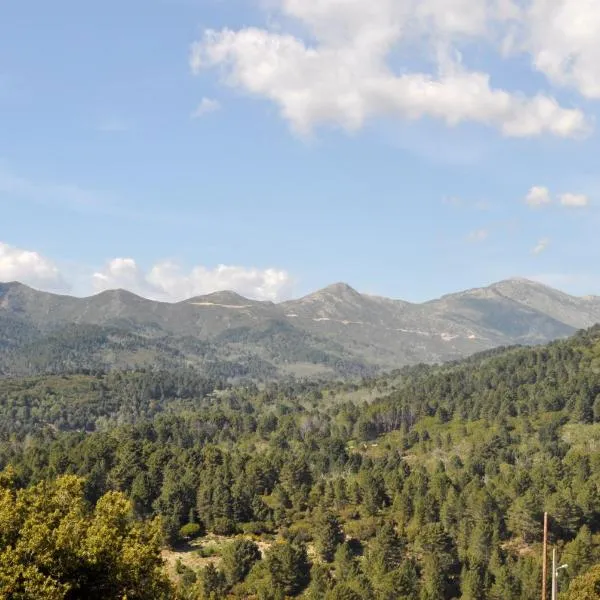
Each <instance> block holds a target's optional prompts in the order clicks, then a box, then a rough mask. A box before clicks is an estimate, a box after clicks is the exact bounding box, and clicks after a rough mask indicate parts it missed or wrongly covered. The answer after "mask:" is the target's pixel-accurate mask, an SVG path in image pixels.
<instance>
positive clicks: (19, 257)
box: [0, 242, 69, 292]
mask: <svg viewBox="0 0 600 600" xmlns="http://www.w3.org/2000/svg"><path fill="white" fill-rule="evenodd" d="M0 281H5V282H6V281H20V282H21V283H26V284H27V285H30V286H32V287H35V288H39V289H45V290H51V291H55V292H63V291H67V290H68V289H69V285H68V284H67V282H66V281H65V279H64V278H63V275H62V274H61V272H60V269H59V268H58V266H57V265H56V264H54V263H53V262H52V261H51V260H50V259H48V258H45V257H43V256H42V255H41V254H38V253H37V252H32V251H31V250H22V249H21V248H15V247H14V246H10V245H8V244H4V243H3V242H0Z"/></svg>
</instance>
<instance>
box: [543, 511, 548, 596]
mask: <svg viewBox="0 0 600 600" xmlns="http://www.w3.org/2000/svg"><path fill="white" fill-rule="evenodd" d="M543 553H544V554H543V556H542V600H548V595H547V593H546V586H547V584H548V513H547V512H545V513H544V549H543Z"/></svg>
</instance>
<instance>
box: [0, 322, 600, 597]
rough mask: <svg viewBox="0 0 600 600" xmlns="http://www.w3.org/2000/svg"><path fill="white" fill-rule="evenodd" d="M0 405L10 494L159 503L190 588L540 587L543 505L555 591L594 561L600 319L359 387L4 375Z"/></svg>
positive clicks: (393, 591) (598, 528)
mask: <svg viewBox="0 0 600 600" xmlns="http://www.w3.org/2000/svg"><path fill="white" fill-rule="evenodd" d="M367 399H368V400H369V401H368V402H367ZM0 410H1V414H0V423H2V428H1V429H0V469H2V468H3V467H5V466H6V465H11V469H12V470H11V471H10V472H9V475H6V474H4V475H2V474H1V473H0V492H1V491H2V486H5V487H6V485H7V484H6V481H7V480H8V481H12V482H13V483H12V484H11V485H13V486H23V485H25V486H28V485H30V484H35V483H36V482H39V481H40V480H46V479H52V480H54V479H55V478H56V477H59V479H58V480H57V483H53V484H51V485H50V486H49V487H48V488H43V487H39V486H38V488H33V492H32V493H33V494H34V495H35V494H37V495H39V494H43V493H48V494H55V491H54V490H55V489H56V488H55V487H54V486H58V489H59V490H60V489H63V488H64V487H65V486H66V485H69V486H70V488H69V489H71V490H75V491H74V492H72V493H73V494H75V495H77V494H84V495H85V499H86V500H87V501H88V502H90V503H91V505H92V506H94V504H95V503H96V502H99V503H107V502H113V501H116V498H117V497H116V496H110V499H109V500H105V499H104V498H106V494H107V493H109V494H110V493H112V492H111V490H116V491H118V492H120V493H121V494H124V495H125V496H126V497H128V498H129V499H130V500H131V502H132V505H131V506H132V508H131V510H132V511H133V512H132V515H133V516H132V517H131V518H134V516H135V517H137V518H142V519H144V520H145V521H149V519H151V518H152V517H154V516H156V515H160V516H161V517H162V527H163V532H164V534H165V536H166V540H167V541H168V542H169V543H170V544H171V549H170V550H168V551H167V550H165V551H164V552H163V554H164V556H166V557H168V558H169V561H170V562H169V564H170V565H171V566H170V570H169V573H170V576H171V578H172V581H173V585H175V586H176V587H177V588H178V590H179V591H178V594H179V596H178V597H183V598H190V599H194V600H196V599H198V600H201V599H204V598H226V597H227V598H240V599H241V598H257V599H263V598H264V599H265V600H277V599H279V598H282V597H284V596H289V597H302V598H307V599H311V600H317V599H319V598H326V599H328V600H335V599H336V598H351V599H355V598H358V599H363V598H364V599H367V600H391V599H392V598H398V599H403V600H421V599H423V598H431V599H434V598H435V599H443V600H452V599H458V598H460V599H461V600H465V599H468V600H477V599H486V600H487V599H489V600H537V598H539V589H540V540H541V516H542V513H543V511H544V510H546V511H548V512H549V514H550V518H551V543H552V544H553V545H555V546H556V547H557V549H558V552H559V558H560V560H561V564H562V563H568V564H569V568H568V569H567V570H566V571H564V572H563V573H561V579H560V586H561V590H563V591H565V590H566V589H567V588H568V586H569V584H570V582H571V581H574V582H575V583H574V590H576V589H579V588H578V587H577V586H580V585H581V584H582V581H583V580H582V579H577V578H578V576H579V575H581V574H584V573H586V572H587V570H588V569H590V567H592V566H593V565H594V564H596V563H599V562H600V509H599V507H600V501H599V499H600V450H599V448H600V327H595V328H592V329H590V330H587V331H583V332H580V333H578V334H577V335H576V336H574V337H572V338H570V339H568V340H563V341H557V342H554V343H552V344H549V345H545V346H539V347H535V348H513V349H507V350H494V351H489V352H485V353H483V354H480V355H477V356H473V357H471V358H469V359H467V360H464V361H460V362H456V363H453V364H446V365H440V366H417V367H407V368H403V369H400V370H398V371H396V372H394V373H391V374H389V375H387V376H385V377H383V378H375V379H366V380H364V381H363V382H362V383H360V384H355V383H348V382H346V383H344V382H338V383H332V382H324V383H321V384H319V383H316V382H309V381H304V382H301V381H291V380H290V381H288V382H286V383H271V384H268V385H267V386H264V387H262V388H258V387H256V386H255V385H250V386H245V387H231V386H227V387H223V386H222V385H220V384H216V383H215V382H211V381H210V380H207V379H205V378H203V377H200V376H198V375H197V374H194V373H193V372H192V371H189V370H187V371H180V372H172V373H169V372H149V371H146V372H138V373H110V374H96V375H81V374H80V375H70V376H51V377H36V378H27V379H5V380H3V381H1V382H0ZM83 429H85V430H86V432H84V431H83ZM64 473H69V474H74V475H78V476H81V477H83V478H85V484H82V485H83V488H82V489H83V491H82V492H77V491H76V490H77V489H78V488H77V486H75V485H74V484H73V482H72V481H71V480H64V479H60V476H61V475H62V474H64ZM70 481H71V483H69V482H70ZM45 490H46V491H45ZM62 494H63V495H62V497H64V495H65V494H64V492H62ZM11 497H12V496H10V495H9V496H8V499H9V501H10V498H11ZM77 498H79V496H77ZM99 499H101V500H100V501H99ZM74 501H75V502H83V498H81V499H76V500H74ZM119 502H122V501H121V500H119ZM3 506H5V509H6V510H11V509H10V504H9V505H6V502H5V505H3ZM6 506H8V508H6ZM20 506H21V508H20V509H19V510H23V511H26V510H29V509H28V508H27V506H29V505H24V504H21V505H20ZM40 506H42V505H40ZM121 507H122V508H121V509H120V510H125V507H124V506H123V505H122V504H121ZM1 510H2V508H1V506H0V512H1ZM39 510H40V511H41V512H42V513H43V514H44V515H45V513H44V512H43V511H42V509H39ZM44 510H45V509H44ZM61 510H62V509H60V510H59V509H57V510H56V511H55V512H54V513H51V514H49V515H48V517H46V516H44V517H43V518H44V519H45V518H49V519H50V518H57V517H56V515H57V514H58V515H59V516H60V515H62V512H61ZM86 510H87V511H89V509H86ZM96 510H98V509H96ZM23 518H24V519H25V520H24V521H23V522H24V523H28V522H29V521H27V519H30V520H31V519H33V515H30V513H29V512H27V514H26V515H25V516H24V517H23ZM40 518H42V517H38V521H36V522H39V519H40ZM61 518H62V517H61ZM7 522H8V521H7ZM20 522H21V521H17V522H16V524H11V527H12V529H11V531H13V529H15V528H17V529H18V526H19V523H20ZM129 522H130V521H128V520H127V519H121V521H120V523H124V524H127V523H129ZM11 523H12V521H11ZM126 526H127V527H128V525H126ZM28 527H29V526H26V525H23V527H22V529H21V530H20V533H17V534H14V535H18V536H21V539H22V540H23V543H22V544H21V545H20V546H18V548H23V547H25V546H24V544H25V543H27V544H34V543H36V542H35V540H36V539H37V538H35V537H29V536H30V530H31V529H30V527H29V528H28ZM85 529H86V531H88V528H87V526H86V528H85ZM89 531H93V524H92V526H90V529H89ZM11 535H13V534H11ZM126 535H132V534H130V533H127V534H126ZM3 540H4V538H3V537H2V535H0V585H1V584H2V581H3V580H2V573H3V571H2V564H3V563H2V561H3V560H4V559H5V558H6V557H8V558H11V560H13V561H18V560H21V558H19V557H21V556H23V557H26V556H28V555H27V554H26V553H24V552H21V551H20V550H19V552H21V554H19V553H15V554H11V553H10V551H9V554H8V555H7V554H3V552H2V544H3V543H4V542H3ZM51 540H52V544H57V545H60V544H61V543H62V542H61V540H63V538H62V537H60V536H53V537H51ZM124 540H125V541H124V543H129V542H128V541H127V540H128V538H127V537H125V538H124ZM77 543H79V541H78V542H77ZM96 543H97V542H96V541H94V544H96ZM155 543H156V542H148V544H149V548H150V547H154V548H155V547H156V546H155V545H154V546H152V544H155ZM27 547H28V546H27ZM69 548H71V546H69ZM64 551H65V550H64V549H63V548H62V547H59V548H58V549H57V550H56V552H57V554H56V556H57V557H60V556H62V554H61V552H64ZM69 551H71V550H69ZM86 556H87V555H86ZM143 556H146V555H143ZM8 558H6V560H8ZM23 560H24V559H23ZM27 560H29V559H27ZM57 560H58V559H57ZM110 560H113V559H112V558H110ZM7 564H8V563H7ZM10 564H11V565H14V564H15V563H14V562H12V563H10ZM35 564H36V565H37V564H38V563H37V562H36V563H35ZM57 564H58V565H60V563H57ZM145 564H147V565H149V566H151V565H152V564H153V563H152V560H151V559H150V557H148V558H147V559H146V563H145ZM27 565H28V568H29V569H31V568H32V567H31V563H30V562H28V563H27ZM11 568H13V567H11ZM36 568H37V567H36ZM39 568H40V569H41V568H44V569H46V572H48V571H47V569H48V563H46V565H45V566H44V565H40V566H39ZM88 568H90V567H89V566H87V563H85V564H82V566H81V569H88ZM10 572H13V571H10ZM50 572H51V573H52V577H54V578H55V580H56V581H55V580H54V579H53V581H55V583H56V585H58V583H60V582H65V581H67V582H71V583H69V585H72V584H73V583H75V584H76V585H87V584H86V583H85V582H86V581H87V580H86V579H85V577H82V576H81V573H79V574H77V573H74V574H71V572H70V571H69V572H66V573H65V572H64V571H61V570H60V569H58V568H57V569H55V570H51V571H50ZM85 572H86V573H87V571H85ZM136 572H137V571H135V570H131V571H130V572H128V573H127V577H130V578H131V577H133V575H134V574H135V573H136ZM24 573H25V571H24ZM31 573H32V571H31V570H29V571H27V572H26V576H27V577H29V576H32V575H31ZM24 577H25V575H24ZM69 577H71V578H72V579H68V578H69ZM86 577H87V575H86ZM61 578H62V579H61ZM65 578H67V579H65ZM25 581H27V579H25ZM156 581H157V582H158V581H159V579H156ZM82 582H84V583H82ZM111 583H113V582H111ZM13 585H17V583H14V584H13ZM19 585H22V581H21V583H19ZM32 585H33V583H32ZM135 585H140V586H141V585H142V584H141V583H136V584H135ZM161 585H163V584H162V583H161ZM113 587H115V590H118V589H121V588H118V586H116V585H114V586H113ZM111 589H112V588H111ZM141 590H142V588H141V587H140V596H139V597H143V598H146V597H148V598H149V597H151V592H148V595H142V591H141ZM111 593H112V592H111ZM115 593H116V591H115ZM145 593H146V592H144V594H145ZM164 593H167V592H164ZM574 593H575V592H574ZM56 597H61V598H62V596H56ZM107 597H113V596H107ZM114 597H115V598H117V596H116V595H115V596H114ZM167 597H170V598H175V597H176V595H175V590H174V589H173V590H172V591H171V593H170V595H168V594H167ZM569 598H573V595H571V596H569Z"/></svg>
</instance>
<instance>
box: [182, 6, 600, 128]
mask: <svg viewBox="0 0 600 600" xmlns="http://www.w3.org/2000/svg"><path fill="white" fill-rule="evenodd" d="M579 4H580V3H575V2H568V0H533V2H532V3H531V5H530V7H529V8H528V9H524V8H521V7H519V6H518V5H517V4H514V3H513V2H512V1H511V0H272V1H271V2H270V3H269V6H270V7H273V10H274V18H275V21H276V22H277V25H278V27H277V29H268V28H259V27H246V28H243V29H240V30H231V29H227V28H225V29H221V30H206V31H205V32H204V34H203V36H202V38H201V39H200V40H198V41H197V42H195V43H194V44H193V45H192V48H191V53H190V67H191V70H192V72H193V73H196V74H198V73H200V72H202V71H203V70H205V69H214V68H217V69H219V70H220V71H221V73H222V77H223V81H224V82H225V83H226V84H227V85H229V86H231V87H233V88H236V89H239V90H240V91H242V92H245V93H250V94H252V95H254V96H257V97H260V98H264V99H268V100H270V101H272V102H273V103H275V104H276V105H277V106H278V107H279V110H280V113H281V116H282V117H283V118H284V119H285V120H287V121H288V122H289V124H290V126H291V127H292V129H293V130H294V131H295V132H297V133H298V134H300V135H308V134H310V133H311V132H312V131H313V130H314V128H315V127H318V126H319V125H324V124H333V125H336V126H340V127H342V128H344V129H346V130H348V131H356V130H358V129H360V128H361V127H363V125H364V124H365V122H366V121H367V120H369V119H372V118H375V117H382V116H384V117H396V118H401V119H410V120H414V119H419V118H422V117H431V118H434V119H439V120H442V121H444V122H445V123H447V124H448V125H456V124H458V123H461V122H465V121H470V122H475V123H480V124H483V125H487V126H490V127H494V128H496V129H498V130H500V131H501V132H502V134H504V135H505V136H510V137H531V136H537V135H541V134H551V135H555V136H558V137H575V136H580V135H583V134H585V133H586V132H587V131H589V123H587V122H586V118H585V116H584V114H583V112H582V111H581V110H579V109H578V108H576V107H563V106H561V105H560V104H559V102H558V101H557V100H556V99H555V98H554V97H553V96H551V95H549V94H547V93H545V92H542V91H540V92H538V93H535V94H533V95H530V96H526V95H524V94H523V93H521V92H520V91H518V90H505V89H502V88H500V87H496V86H494V85H493V84H492V80H491V75H490V74H489V73H486V72H482V71H476V70H470V69H469V68H468V67H467V66H465V65H464V64H463V60H462V54H461V52H463V51H464V50H465V49H468V47H469V46H470V45H473V46H474V45H475V44H480V45H481V44H493V45H494V47H495V50H496V51H497V52H498V53H499V54H502V53H503V54H504V55H508V54H510V53H513V54H518V53H525V54H527V55H528V56H529V57H530V59H531V63H532V67H533V68H534V69H536V70H538V71H540V72H542V73H543V74H544V75H546V76H547V78H548V79H549V80H550V81H552V82H553V83H554V84H556V85H564V86H571V87H574V88H575V89H577V90H578V91H580V92H581V93H582V94H585V95H588V96H591V97H600V83H596V82H597V77H596V69H595V65H596V64H597V60H596V59H597V58H600V42H598V41H597V36H596V35H595V32H597V31H598V28H599V24H598V23H595V24H592V25H589V26H587V27H586V24H585V23H584V22H583V21H585V20H582V19H581V15H582V13H583V11H584V10H585V8H584V7H581V6H579ZM586 4H590V0H588V1H587V2H586ZM591 12H592V13H593V15H592V18H596V13H598V12H600V9H597V8H594V9H593V10H591ZM557 14H559V15H561V16H563V17H564V18H562V19H558V18H556V15H557ZM586 14H587V13H586ZM598 18H600V17H598ZM271 21H273V17H271ZM592 34H593V35H592ZM415 56H416V57H418V59H419V61H420V62H423V61H424V62H425V63H427V64H429V65H431V68H430V69H429V70H420V69H417V70H410V69H408V68H406V67H405V66H402V67H398V63H399V62H402V63H403V64H404V63H406V64H409V61H410V60H411V59H413V58H414V57H415Z"/></svg>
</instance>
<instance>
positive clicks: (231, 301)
mask: <svg viewBox="0 0 600 600" xmlns="http://www.w3.org/2000/svg"><path fill="white" fill-rule="evenodd" d="M185 302H187V303H190V304H222V305H231V306H244V305H247V304H254V303H255V301H253V300H248V298H244V296H242V295H241V294H238V293H237V292H234V291H232V290H223V291H220V292H212V293H210V294H205V295H203V296H196V297H194V298H190V299H189V300H185Z"/></svg>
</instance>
